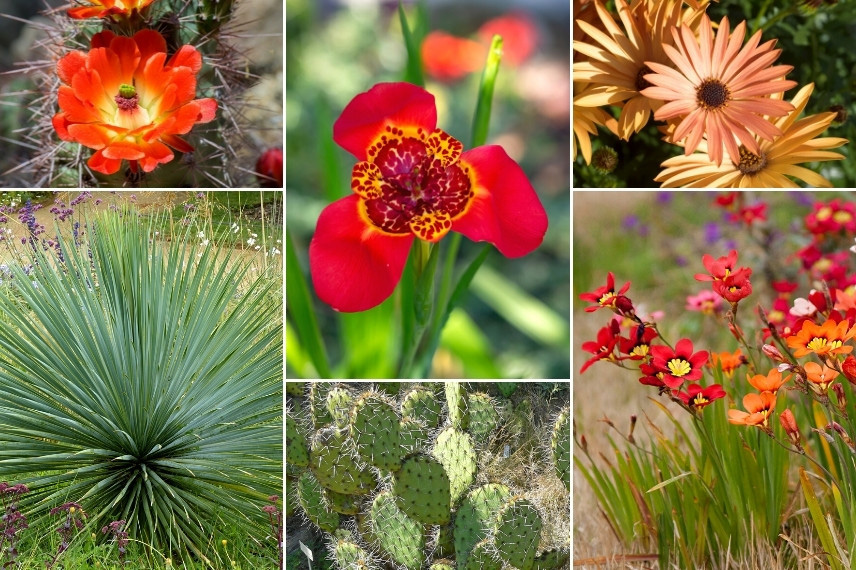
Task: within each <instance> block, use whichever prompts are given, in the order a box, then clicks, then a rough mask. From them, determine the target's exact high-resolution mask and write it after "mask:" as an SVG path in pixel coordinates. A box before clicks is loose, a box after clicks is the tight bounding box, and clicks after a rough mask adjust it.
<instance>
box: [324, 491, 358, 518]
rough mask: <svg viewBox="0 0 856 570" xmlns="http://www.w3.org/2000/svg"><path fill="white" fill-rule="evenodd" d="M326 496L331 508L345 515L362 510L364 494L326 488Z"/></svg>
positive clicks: (354, 513)
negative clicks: (351, 493)
mask: <svg viewBox="0 0 856 570" xmlns="http://www.w3.org/2000/svg"><path fill="white" fill-rule="evenodd" d="M324 497H325V498H326V499H327V503H328V504H329V505H330V508H331V509H333V510H334V511H336V512H337V513H341V514H343V515H356V514H357V513H359V512H360V506H361V505H360V503H361V502H362V495H345V494H343V493H337V492H336V491H331V490H330V489H324Z"/></svg>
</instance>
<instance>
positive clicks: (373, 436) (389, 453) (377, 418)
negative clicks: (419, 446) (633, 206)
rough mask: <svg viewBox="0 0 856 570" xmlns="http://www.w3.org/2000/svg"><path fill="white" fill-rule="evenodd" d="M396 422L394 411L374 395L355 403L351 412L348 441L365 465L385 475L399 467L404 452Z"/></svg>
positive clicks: (371, 393) (361, 398)
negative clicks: (381, 471)
mask: <svg viewBox="0 0 856 570" xmlns="http://www.w3.org/2000/svg"><path fill="white" fill-rule="evenodd" d="M399 421H400V420H399V418H398V414H397V413H396V412H395V409H393V407H392V406H391V405H390V404H389V403H388V402H386V401H385V400H384V399H383V398H382V397H381V396H380V394H378V393H376V392H368V393H367V394H364V395H362V396H360V397H359V398H358V399H357V400H356V402H355V403H354V408H353V410H352V412H351V423H350V428H351V439H353V440H354V443H355V444H356V448H357V453H359V454H360V457H362V459H363V460H364V461H366V462H368V463H371V464H372V465H374V466H375V467H377V468H378V469H383V470H385V471H397V470H398V469H399V468H400V467H401V458H402V457H403V456H404V450H403V449H402V447H401V434H400V432H399Z"/></svg>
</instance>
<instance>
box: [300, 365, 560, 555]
mask: <svg viewBox="0 0 856 570" xmlns="http://www.w3.org/2000/svg"><path fill="white" fill-rule="evenodd" d="M352 390H353V388H352V387H350V385H348V384H332V383H320V382H318V383H313V384H312V385H311V386H310V387H309V388H308V391H307V392H305V394H306V395H307V396H308V397H307V398H305V399H304V398H295V399H294V400H292V401H291V402H290V405H289V413H288V414H287V416H286V440H287V441H286V449H287V463H286V470H287V474H288V488H287V489H286V504H287V505H293V504H294V503H295V500H294V499H293V497H294V496H295V495H296V502H298V503H299V505H300V507H301V508H302V510H303V511H304V512H305V513H306V517H307V518H308V519H309V520H311V521H312V522H313V523H314V524H315V525H317V526H319V527H320V528H322V529H323V530H324V531H325V532H327V533H329V535H328V536H329V537H330V543H329V544H330V545H329V548H330V553H331V559H332V560H334V561H335V562H334V564H335V567H336V568H339V569H341V568H348V569H365V570H380V568H384V567H385V564H388V563H392V564H394V565H395V566H396V567H397V568H404V569H406V570H411V569H412V570H422V569H429V570H451V569H452V568H457V569H463V568H473V569H475V568H479V569H487V570H502V569H509V570H510V569H512V568H513V569H514V570H549V569H553V568H565V567H567V566H568V564H569V560H570V553H569V548H566V547H564V546H563V547H562V548H561V549H559V550H555V549H554V550H546V551H545V552H542V553H541V554H539V555H537V556H536V549H537V548H538V546H539V542H540V538H541V536H540V535H541V526H542V521H541V515H540V514H539V513H538V511H537V510H536V509H535V507H534V506H533V504H532V503H531V502H530V501H528V500H527V499H525V498H524V496H523V495H519V494H513V493H512V491H511V490H510V489H509V488H508V487H506V486H505V485H502V484H499V483H488V484H484V485H481V486H479V487H477V488H474V489H472V486H473V485H474V483H475V482H476V478H477V477H476V476H477V475H478V469H479V460H478V459H479V455H480V454H481V453H482V452H483V451H489V452H490V453H486V456H488V457H496V453H497V450H495V449H490V450H488V449H487V448H486V447H482V446H486V445H487V443H483V444H481V446H479V445H477V443H476V442H478V441H483V442H487V439H488V438H487V437H486V436H487V435H488V434H490V433H491V432H492V431H494V430H496V429H497V428H498V427H499V426H500V425H501V429H502V431H503V432H504V433H508V430H509V424H508V422H509V421H511V422H519V424H520V428H519V429H520V431H519V433H520V434H521V435H523V434H526V438H528V439H527V441H528V440H532V441H542V442H543V441H545V440H546V437H545V436H546V434H541V436H540V437H536V436H538V434H537V433H534V432H533V425H532V413H531V406H529V403H528V402H527V401H526V400H523V401H521V402H519V403H518V406H517V409H516V410H515V411H512V406H511V403H510V402H508V401H507V400H503V399H501V398H498V401H495V400H494V399H492V398H490V397H488V396H487V395H485V394H479V393H472V394H469V393H467V391H466V389H465V387H464V384H462V383H459V382H450V383H446V385H445V395H446V404H447V406H446V407H444V406H442V404H441V402H442V399H440V398H442V396H441V395H440V393H439V392H438V391H437V390H432V389H431V387H429V386H424V385H423V386H416V387H414V388H410V389H409V390H405V391H403V392H402V393H401V396H400V397H399V398H398V399H396V400H393V399H392V398H390V397H389V396H387V395H385V394H381V393H380V392H378V391H369V392H364V393H362V394H361V395H360V396H357V397H353V396H352V394H353V393H354V392H353V391H352ZM299 402H305V403H306V405H305V406H304V408H303V410H304V411H302V412H301V411H295V410H296V407H295V406H294V404H295V403H299ZM444 410H448V416H446V412H444ZM301 414H305V417H304V416H301ZM563 414H564V417H565V420H564V421H563V422H562V421H558V420H557V422H556V427H555V428H554V429H553V430H552V432H548V433H550V434H551V436H552V441H551V443H553V442H561V437H562V436H561V431H560V429H559V426H560V424H562V425H569V421H568V419H567V418H568V417H569V414H568V411H567V409H566V410H563V412H562V413H560V415H559V419H561V418H562V417H563ZM301 417H304V419H301ZM310 419H311V421H312V424H313V425H315V426H317V427H316V428H315V432H314V434H313V435H312V436H311V437H309V436H308V435H306V434H305V433H304V432H303V431H302V430H303V429H305V427H306V426H308V425H309V420H310ZM440 426H445V427H444V428H440V429H438V428H439V427H440ZM463 426H468V427H463ZM557 434H558V435H557ZM491 445H493V444H491ZM556 449H559V450H561V444H559V445H558V446H557V445H556V444H553V445H551V451H553V453H552V454H550V455H551V459H555V460H557V465H558V464H560V463H558V461H560V459H557V458H560V457H561V454H560V453H558V452H555V450H556ZM307 466H308V470H307V468H306V467H307ZM547 467H548V468H549V469H553V467H552V465H551V464H550V463H549V462H548V463H547ZM295 477H299V480H297V481H296V484H295ZM484 477H485V476H484V475H482V480H484ZM560 477H561V475H560ZM378 478H379V479H378ZM515 484H520V482H516V483H515ZM289 493H291V494H290V495H289ZM344 529H350V530H344Z"/></svg>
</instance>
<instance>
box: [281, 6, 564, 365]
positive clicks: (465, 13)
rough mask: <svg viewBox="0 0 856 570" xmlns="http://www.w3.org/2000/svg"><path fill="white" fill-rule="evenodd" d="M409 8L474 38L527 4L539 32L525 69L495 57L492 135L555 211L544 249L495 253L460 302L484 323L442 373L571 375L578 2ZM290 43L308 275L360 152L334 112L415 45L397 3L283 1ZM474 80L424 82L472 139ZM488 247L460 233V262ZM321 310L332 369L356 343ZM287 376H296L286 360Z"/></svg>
mask: <svg viewBox="0 0 856 570" xmlns="http://www.w3.org/2000/svg"><path fill="white" fill-rule="evenodd" d="M405 11H406V13H407V15H408V18H409V19H411V22H413V21H414V20H415V19H417V16H418V13H419V12H422V13H424V14H426V15H427V22H426V24H427V27H426V31H430V30H444V31H446V32H449V33H452V34H455V35H457V36H460V37H470V38H472V37H474V34H475V32H476V30H477V29H478V28H479V26H481V25H482V24H483V23H485V22H486V21H488V20H490V19H491V18H494V17H497V16H500V15H502V14H506V13H508V12H509V11H516V12H518V13H520V12H521V11H524V12H525V15H526V17H527V18H529V19H530V20H531V21H532V22H534V24H535V26H536V29H537V47H536V50H535V52H534V53H533V54H532V55H531V56H530V57H529V58H528V59H527V60H526V61H525V62H524V63H522V64H521V65H519V66H517V67H510V66H508V65H505V64H503V65H502V66H501V67H500V72H499V77H498V81H497V87H496V92H495V95H494V102H493V114H492V119H491V128H490V134H489V138H488V144H501V145H502V146H503V147H504V148H505V149H506V151H507V152H508V153H509V154H510V155H511V156H512V158H514V159H515V160H517V161H518V162H519V163H520V165H521V166H522V167H523V170H524V171H525V172H526V173H527V174H528V176H529V178H530V180H531V182H532V184H533V186H534V187H535V189H536V191H537V192H538V194H539V196H540V198H541V201H542V203H543V204H544V207H545V208H546V210H547V215H548V217H549V229H548V232H547V235H546V237H545V239H544V243H543V244H542V245H541V247H539V248H538V249H537V250H535V251H534V252H533V253H532V254H530V255H528V256H526V257H523V258H519V259H514V260H508V259H506V258H504V257H503V256H502V255H501V254H499V253H498V252H496V251H492V252H491V253H490V255H489V256H488V259H487V261H486V263H485V265H484V266H483V267H482V270H481V271H480V272H479V273H478V274H477V276H476V281H475V282H474V285H473V288H472V289H471V293H470V295H469V296H468V298H467V299H466V300H465V302H464V308H465V310H466V313H467V314H468V315H469V317H470V318H471V320H472V321H473V323H474V324H475V328H473V327H471V326H465V327H464V329H466V330H464V331H463V332H462V336H461V337H459V338H458V339H453V341H452V342H446V343H445V346H443V347H441V351H440V354H439V356H438V359H435V369H434V372H433V374H434V375H437V376H448V375H451V376H456V375H467V376H471V375H476V376H479V377H485V376H487V377H492V376H493V375H494V374H498V375H502V376H507V377H539V378H567V377H569V374H570V369H569V358H570V354H569V352H570V351H569V312H570V306H569V305H570V300H569V299H570V259H569V255H570V196H569V188H568V180H569V178H570V172H569V161H568V157H569V155H570V139H569V128H568V125H569V121H570V110H569V99H570V55H569V52H568V45H569V38H568V33H569V21H570V5H569V3H566V2H564V1H563V0H540V1H534V2H524V1H519V2H508V1H502V2H467V3H466V5H465V6H463V5H459V3H457V2H439V1H436V2H426V3H425V4H423V5H422V6H421V7H417V6H414V5H413V4H412V3H405ZM411 25H412V24H411ZM285 43H286V70H287V73H286V110H285V113H286V156H287V157H288V160H287V164H286V176H285V185H286V189H287V192H286V227H287V228H288V230H289V231H290V232H291V234H292V236H293V238H294V242H295V246H296V248H297V251H298V255H299V257H300V263H301V266H302V267H303V269H304V272H305V273H306V278H307V279H308V278H309V274H308V268H309V264H308V258H307V257H308V256H307V250H308V246H309V241H310V240H311V238H312V234H313V232H314V229H315V223H316V221H317V219H318V215H319V213H320V212H321V210H322V209H323V208H324V207H325V206H326V205H327V204H329V203H330V202H332V201H334V200H336V199H339V198H341V197H344V196H346V195H347V193H349V192H350V173H351V168H352V166H353V164H354V162H355V159H354V157H353V156H351V155H350V154H348V153H347V152H345V151H344V150H342V149H340V148H339V147H338V146H337V145H336V144H335V143H334V142H333V140H332V125H333V122H334V121H335V119H336V118H337V117H338V115H339V113H340V112H341V110H342V109H343V108H344V107H345V105H346V104H347V103H348V102H349V101H350V100H351V99H352V98H353V97H354V96H355V95H357V94H358V93H361V92H364V91H366V90H368V89H369V88H370V87H371V86H372V85H374V84H376V83H379V82H383V81H400V80H401V79H402V77H403V74H404V67H405V61H406V50H405V46H404V41H403V39H402V33H401V27H400V23H399V18H398V13H397V2H371V1H362V2H350V3H334V2H313V1H308V0H286V42H285ZM479 78H480V72H474V73H471V74H469V75H467V76H466V77H463V78H462V79H460V80H457V81H455V82H441V81H438V80H434V79H432V78H431V77H430V76H426V80H427V84H426V88H427V89H428V90H429V91H430V92H431V93H432V94H434V96H435V97H436V101H437V107H438V117H439V123H438V126H439V127H440V128H442V129H444V130H446V131H447V132H448V133H449V134H451V135H452V136H454V137H456V138H458V139H459V140H461V141H462V142H463V143H464V146H465V148H471V147H472V145H471V143H470V131H471V121H472V116H473V113H474V111H475V105H476V96H477V93H478V87H479ZM441 243H442V242H441ZM479 249H480V246H479V245H478V244H474V243H472V242H470V241H469V240H466V239H464V240H463V242H462V248H461V252H460V254H459V256H458V259H459V260H460V262H459V263H460V266H459V269H460V268H462V267H463V266H464V265H465V264H467V263H469V261H470V260H471V259H472V258H473V257H474V256H475V255H476V254H477V252H478V251H479ZM313 298H314V294H313ZM523 301H532V302H533V303H534V304H533V305H531V306H533V307H535V309H534V311H535V312H532V313H527V311H528V308H527V306H526V305H524V304H523V303H522V302H523ZM315 309H316V311H317V312H318V315H319V320H320V326H321V329H322V333H323V335H324V338H325V343H326V348H327V352H328V354H329V356H330V360H331V362H332V363H333V364H334V366H335V364H336V363H337V362H338V361H340V360H341V359H342V358H343V357H345V354H344V353H345V352H346V350H347V349H346V347H344V346H343V345H342V344H341V342H340V341H339V333H340V326H344V325H342V324H341V323H340V319H339V317H338V316H337V315H336V314H335V313H334V312H333V311H332V310H330V309H329V307H327V306H326V305H324V304H323V303H321V302H320V301H318V300H317V298H315ZM541 310H546V311H547V312H546V313H545V312H539V311H541ZM536 313H537V314H536ZM512 322H513V323H514V324H511V323H512ZM455 344H457V345H460V346H458V347H457V348H456V347H455V346H454V345H455ZM467 346H483V347H484V348H485V350H479V351H477V352H479V354H480V355H479V358H480V359H481V360H482V362H481V363H479V362H475V361H473V360H470V361H467V359H466V358H464V356H463V353H464V352H465V349H466V347H467ZM462 358H463V360H462ZM485 359H487V360H486V361H485ZM441 361H442V362H441ZM443 363H445V364H443ZM287 374H289V375H291V376H294V375H295V374H296V372H295V371H294V370H292V369H289V368H287Z"/></svg>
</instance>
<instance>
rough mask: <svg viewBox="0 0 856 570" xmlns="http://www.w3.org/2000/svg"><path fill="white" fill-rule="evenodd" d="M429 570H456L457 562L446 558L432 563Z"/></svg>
mask: <svg viewBox="0 0 856 570" xmlns="http://www.w3.org/2000/svg"><path fill="white" fill-rule="evenodd" d="M429 570H455V562H454V561H453V560H446V559H445V558H443V559H440V560H437V561H435V562H432V563H431V567H430V568H429Z"/></svg>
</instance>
